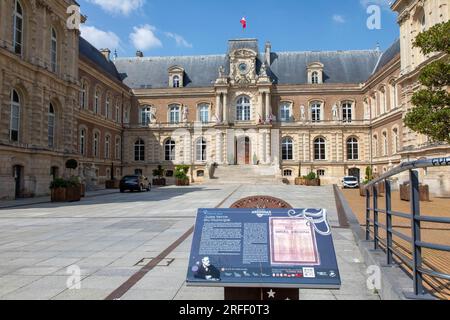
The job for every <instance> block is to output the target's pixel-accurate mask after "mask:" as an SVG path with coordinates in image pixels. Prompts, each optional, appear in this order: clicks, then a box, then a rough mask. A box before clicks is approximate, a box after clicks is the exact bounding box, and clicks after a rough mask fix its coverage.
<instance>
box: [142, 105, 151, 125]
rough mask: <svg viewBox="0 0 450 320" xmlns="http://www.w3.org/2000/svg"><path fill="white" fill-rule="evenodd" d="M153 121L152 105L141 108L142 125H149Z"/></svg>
mask: <svg viewBox="0 0 450 320" xmlns="http://www.w3.org/2000/svg"><path fill="white" fill-rule="evenodd" d="M151 121H152V110H151V108H150V107H143V108H142V109H141V125H143V126H148V125H149V124H150V122H151Z"/></svg>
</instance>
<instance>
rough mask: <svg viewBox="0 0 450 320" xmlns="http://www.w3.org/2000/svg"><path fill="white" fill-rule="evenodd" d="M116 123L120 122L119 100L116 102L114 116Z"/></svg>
mask: <svg viewBox="0 0 450 320" xmlns="http://www.w3.org/2000/svg"><path fill="white" fill-rule="evenodd" d="M114 119H115V120H116V122H117V123H120V122H122V119H121V118H120V103H119V100H117V101H116V116H115V118H114Z"/></svg>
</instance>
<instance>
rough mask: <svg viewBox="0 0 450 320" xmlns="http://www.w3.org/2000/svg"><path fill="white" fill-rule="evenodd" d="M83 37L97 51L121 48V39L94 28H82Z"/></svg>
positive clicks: (113, 34)
mask: <svg viewBox="0 0 450 320" xmlns="http://www.w3.org/2000/svg"><path fill="white" fill-rule="evenodd" d="M80 31H81V36H82V37H83V38H85V39H86V40H87V41H89V42H90V43H91V44H92V45H93V46H94V47H96V48H97V49H104V48H108V49H110V50H112V49H116V48H119V45H120V38H119V37H118V36H117V35H116V34H115V33H114V32H111V31H103V30H100V29H97V28H96V27H93V26H81V27H80Z"/></svg>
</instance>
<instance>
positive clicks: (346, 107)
mask: <svg viewBox="0 0 450 320" xmlns="http://www.w3.org/2000/svg"><path fill="white" fill-rule="evenodd" d="M352 118H353V104H352V102H350V101H345V102H344V103H342V121H343V122H347V123H350V122H352Z"/></svg>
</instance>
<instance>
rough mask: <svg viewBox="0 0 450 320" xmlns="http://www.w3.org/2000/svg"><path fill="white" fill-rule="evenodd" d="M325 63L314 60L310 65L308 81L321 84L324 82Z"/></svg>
mask: <svg viewBox="0 0 450 320" xmlns="http://www.w3.org/2000/svg"><path fill="white" fill-rule="evenodd" d="M323 67H324V66H323V64H322V63H320V62H313V63H310V64H309V65H308V68H307V72H308V83H309V84H321V83H323Z"/></svg>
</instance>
